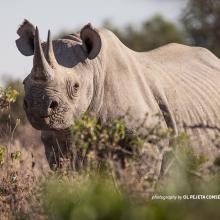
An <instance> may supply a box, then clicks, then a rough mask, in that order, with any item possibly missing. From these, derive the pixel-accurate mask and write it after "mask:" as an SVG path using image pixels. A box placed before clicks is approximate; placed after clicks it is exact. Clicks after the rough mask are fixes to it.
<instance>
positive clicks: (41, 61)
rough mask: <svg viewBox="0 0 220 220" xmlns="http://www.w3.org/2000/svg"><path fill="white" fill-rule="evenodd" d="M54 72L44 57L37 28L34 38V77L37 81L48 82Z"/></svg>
mask: <svg viewBox="0 0 220 220" xmlns="http://www.w3.org/2000/svg"><path fill="white" fill-rule="evenodd" d="M52 72H53V71H52V68H51V67H50V65H49V64H48V62H47V60H46V58H45V57H44V53H43V49H42V46H41V40H40V37H39V31H38V28H37V27H36V30H35V38H34V61H33V73H32V77H33V79H35V80H43V81H46V80H48V79H49V78H51V77H52Z"/></svg>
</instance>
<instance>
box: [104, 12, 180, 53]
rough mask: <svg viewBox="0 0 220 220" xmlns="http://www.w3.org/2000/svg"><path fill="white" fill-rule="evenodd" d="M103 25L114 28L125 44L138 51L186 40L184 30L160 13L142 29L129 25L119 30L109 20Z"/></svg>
mask: <svg viewBox="0 0 220 220" xmlns="http://www.w3.org/2000/svg"><path fill="white" fill-rule="evenodd" d="M103 26H104V27H106V28H108V29H110V30H112V31H113V32H114V33H115V34H116V35H117V36H118V37H119V39H120V40H121V41H122V42H123V43H124V44H125V45H127V46H128V47H129V48H131V49H133V50H136V51H147V50H151V49H154V48H157V47H159V46H162V45H164V44H167V43H173V42H175V43H183V42H184V34H183V32H182V31H181V30H180V29H178V28H177V27H176V26H175V24H174V23H172V22H170V21H167V20H165V19H164V18H163V17H162V16H160V15H156V16H154V17H152V18H151V19H150V20H147V21H145V22H144V23H143V24H142V26H141V28H140V29H137V28H136V27H135V26H132V25H128V26H127V27H126V28H125V29H122V30H119V29H118V28H116V27H114V26H113V25H112V24H111V23H110V22H108V21H106V22H105V23H104V25H103Z"/></svg>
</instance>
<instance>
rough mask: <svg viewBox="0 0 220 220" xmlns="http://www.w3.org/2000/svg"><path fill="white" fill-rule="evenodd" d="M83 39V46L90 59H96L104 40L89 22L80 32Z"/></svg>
mask: <svg viewBox="0 0 220 220" xmlns="http://www.w3.org/2000/svg"><path fill="white" fill-rule="evenodd" d="M80 38H81V39H82V41H83V48H84V50H85V51H86V52H87V54H88V58H89V59H94V58H95V57H96V56H97V55H98V54H99V52H100V50H101V46H102V42H101V38H100V35H99V33H98V32H97V30H95V29H94V28H93V27H92V25H91V24H90V23H89V24H87V25H86V26H84V27H83V28H82V30H81V32H80Z"/></svg>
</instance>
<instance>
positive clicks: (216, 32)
mask: <svg viewBox="0 0 220 220" xmlns="http://www.w3.org/2000/svg"><path fill="white" fill-rule="evenodd" d="M182 22H183V25H184V27H185V30H186V33H187V36H188V40H189V41H191V44H193V45H196V46H202V47H206V48H208V49H210V50H211V51H212V52H214V53H215V54H216V55H217V56H219V57H220V1H219V0H188V4H187V6H186V8H185V10H184V11H183V14H182Z"/></svg>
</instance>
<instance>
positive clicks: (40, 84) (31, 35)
mask: <svg viewBox="0 0 220 220" xmlns="http://www.w3.org/2000/svg"><path fill="white" fill-rule="evenodd" d="M17 33H18V35H19V36H20V38H19V39H17V40H16V45H17V48H18V49H19V51H20V52H21V53H22V54H23V55H25V56H31V55H34V57H33V68H32V70H31V72H30V74H29V75H28V76H27V77H26V78H25V79H24V81H23V83H24V89H25V97H24V110H25V112H26V115H27V118H28V120H29V121H30V123H31V124H32V126H33V127H34V128H36V129H39V130H61V129H66V128H68V127H69V126H70V125H71V124H72V123H73V122H74V120H75V119H76V118H78V117H80V116H81V115H82V114H83V113H84V112H85V111H87V109H88V108H89V105H90V103H91V101H92V98H93V93H94V85H93V81H94V79H93V75H94V74H93V71H94V68H92V65H91V61H90V60H92V59H94V58H96V57H97V55H98V54H99V52H100V50H101V38H100V36H99V33H98V31H97V30H95V29H94V28H93V27H92V26H91V25H90V24H88V25H86V26H85V27H84V28H83V29H82V30H81V32H80V36H79V40H78V42H76V41H72V42H71V44H70V40H69V41H68V40H65V39H63V40H62V39H60V40H54V41H52V40H51V35H50V31H48V38H47V42H46V43H41V40H40V37H39V31H38V28H37V27H36V28H35V27H34V26H33V25H32V24H31V23H30V22H28V21H27V20H25V21H24V22H23V24H22V25H21V26H20V28H19V29H18V31H17ZM54 48H55V49H54ZM62 48H66V50H68V49H70V48H71V50H70V51H71V53H72V56H73V57H75V60H74V62H72V65H69V66H68V65H66V63H68V62H67V60H68V56H69V54H68V56H66V57H65V53H64V54H63V52H62V51H61V50H62ZM60 51H61V52H60ZM64 52H65V50H64Z"/></svg>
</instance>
